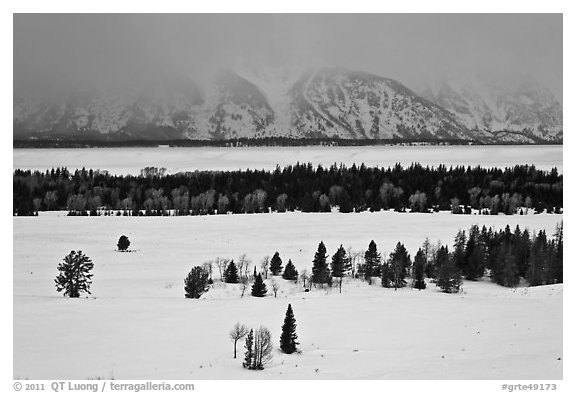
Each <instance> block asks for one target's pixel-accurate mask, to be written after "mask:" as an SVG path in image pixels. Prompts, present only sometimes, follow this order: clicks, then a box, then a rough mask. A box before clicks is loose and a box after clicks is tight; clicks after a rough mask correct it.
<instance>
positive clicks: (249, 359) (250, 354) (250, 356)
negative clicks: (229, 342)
mask: <svg viewBox="0 0 576 393" xmlns="http://www.w3.org/2000/svg"><path fill="white" fill-rule="evenodd" d="M244 348H246V352H245V353H244V362H243V363H242V366H243V367H244V368H248V369H251V368H252V363H253V362H254V329H250V333H248V336H246V342H245V343H244Z"/></svg>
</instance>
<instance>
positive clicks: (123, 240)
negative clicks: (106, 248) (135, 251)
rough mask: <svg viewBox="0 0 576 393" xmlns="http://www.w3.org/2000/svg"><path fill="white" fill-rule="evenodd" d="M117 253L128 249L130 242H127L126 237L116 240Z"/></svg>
mask: <svg viewBox="0 0 576 393" xmlns="http://www.w3.org/2000/svg"><path fill="white" fill-rule="evenodd" d="M117 246H118V251H126V250H128V247H130V240H128V236H125V235H122V236H120V239H118V244H117Z"/></svg>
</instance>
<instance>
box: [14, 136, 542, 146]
mask: <svg viewBox="0 0 576 393" xmlns="http://www.w3.org/2000/svg"><path fill="white" fill-rule="evenodd" d="M412 144H419V145H421V144H426V145H470V144H481V143H478V142H475V141H471V140H463V139H436V138H430V139H426V138H419V139H409V138H394V139H343V138H337V137H334V138H327V137H322V138H289V137H264V138H235V139H202V140H194V139H166V140H153V139H140V140H138V139H129V138H125V139H122V138H121V137H120V138H116V139H114V136H113V135H105V136H104V135H102V134H98V133H94V134H92V137H91V138H84V139H78V138H77V136H74V135H72V136H71V135H64V134H63V135H58V136H55V135H50V136H43V135H41V134H38V135H35V136H34V138H30V139H27V138H20V139H14V142H13V146H14V148H90V147H157V146H158V145H166V146H171V147H207V146H211V147H230V146H235V147H240V146H243V147H261V146H387V145H412ZM498 144H499V145H500V144H503V143H498ZM504 144H506V143H504ZM510 144H514V143H510ZM543 144H546V143H543Z"/></svg>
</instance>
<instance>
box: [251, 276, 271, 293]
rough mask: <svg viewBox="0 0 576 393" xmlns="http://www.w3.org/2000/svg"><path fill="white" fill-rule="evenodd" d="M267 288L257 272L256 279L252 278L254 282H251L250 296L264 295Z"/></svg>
mask: <svg viewBox="0 0 576 393" xmlns="http://www.w3.org/2000/svg"><path fill="white" fill-rule="evenodd" d="M267 292H268V289H266V284H264V281H263V280H262V275H261V274H260V273H258V275H257V276H256V279H255V280H254V284H252V296H255V297H264V296H266V293H267Z"/></svg>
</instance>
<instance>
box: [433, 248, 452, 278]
mask: <svg viewBox="0 0 576 393" xmlns="http://www.w3.org/2000/svg"><path fill="white" fill-rule="evenodd" d="M448 262H450V253H449V252H448V246H440V248H438V250H437V251H436V256H435V258H434V271H435V273H436V275H435V277H434V278H437V277H438V274H439V272H440V268H441V267H442V266H443V265H445V264H447V263H448Z"/></svg>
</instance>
